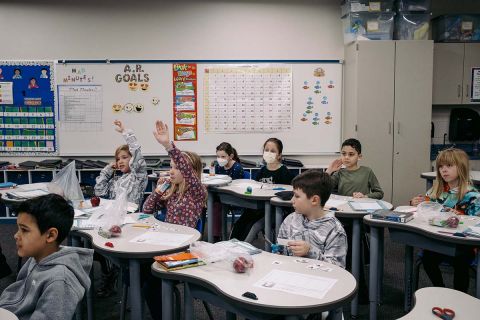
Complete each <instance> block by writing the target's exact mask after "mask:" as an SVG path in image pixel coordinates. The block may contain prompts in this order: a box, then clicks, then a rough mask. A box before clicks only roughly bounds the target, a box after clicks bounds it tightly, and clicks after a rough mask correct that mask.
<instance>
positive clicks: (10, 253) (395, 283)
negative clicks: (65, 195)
mask: <svg viewBox="0 0 480 320" xmlns="http://www.w3.org/2000/svg"><path fill="white" fill-rule="evenodd" d="M15 232H16V226H15V225H7V224H0V244H1V246H2V250H3V253H4V254H5V256H6V258H7V262H8V264H9V265H10V266H11V268H12V269H15V268H16V265H17V255H16V248H15V241H14V240H13V235H14V233H15ZM255 245H256V246H257V247H262V246H263V240H262V239H258V240H257V241H256V243H255ZM403 258H404V247H403V246H402V245H399V244H396V243H392V242H391V241H390V239H389V236H388V232H387V233H386V234H385V271H384V279H383V302H382V305H381V306H379V308H378V319H397V318H399V317H401V316H403V315H404V314H405V312H404V311H403V278H404V275H403V267H404V262H403ZM94 268H95V285H96V286H97V288H98V286H99V280H98V279H99V278H100V277H99V274H100V266H99V265H98V264H97V263H96V262H95V264H94ZM443 271H444V279H445V282H446V284H447V286H448V287H452V281H453V279H452V276H453V269H452V268H449V267H445V268H444V270H443ZM15 277H16V274H12V275H10V276H8V277H5V278H3V279H0V292H2V291H3V290H4V288H6V287H7V286H8V285H9V284H10V283H12V282H13V281H15ZM430 285H431V284H430V282H429V280H428V278H427V277H426V275H425V273H424V272H423V269H421V271H420V283H419V287H428V286H430ZM474 285H475V279H474V277H473V273H472V272H471V279H470V291H469V293H470V294H471V295H473V294H474ZM120 294H121V290H120V289H118V290H117V294H115V295H113V296H111V297H109V298H96V299H95V302H94V307H95V319H98V320H111V319H112V320H113V319H119V318H120V316H119V311H120V300H121V298H120V297H121V295H120ZM211 309H212V311H213V314H214V318H215V320H217V319H218V320H220V319H225V312H224V311H222V310H221V309H219V308H216V307H214V306H211ZM195 315H196V319H199V320H203V319H205V320H207V319H208V316H207V313H206V311H205V308H204V307H203V305H202V303H201V302H200V301H195ZM344 317H345V319H349V318H350V305H347V306H345V307H344ZM84 318H85V319H86V317H85V316H84ZM145 318H146V319H147V320H148V319H151V317H150V314H149V313H148V310H147V311H146V317H145ZM127 319H131V317H130V314H129V313H128V312H127ZM357 319H368V305H367V304H365V305H360V306H359V316H358V317H357ZM135 320H136V319H135Z"/></svg>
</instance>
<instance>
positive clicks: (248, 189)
mask: <svg viewBox="0 0 480 320" xmlns="http://www.w3.org/2000/svg"><path fill="white" fill-rule="evenodd" d="M245 194H252V187H250V186H248V187H247V190H245Z"/></svg>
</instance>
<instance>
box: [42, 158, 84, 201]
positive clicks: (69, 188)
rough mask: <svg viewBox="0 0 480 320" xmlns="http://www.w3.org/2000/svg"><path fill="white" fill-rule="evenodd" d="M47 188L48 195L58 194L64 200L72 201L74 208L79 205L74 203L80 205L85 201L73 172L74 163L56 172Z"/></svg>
mask: <svg viewBox="0 0 480 320" xmlns="http://www.w3.org/2000/svg"><path fill="white" fill-rule="evenodd" d="M47 188H48V191H49V192H50V193H56V194H60V195H62V196H64V197H65V199H67V200H70V201H72V202H73V203H74V207H75V208H78V207H79V205H75V204H76V203H79V204H81V203H83V201H85V198H84V197H83V192H82V188H80V183H79V182H78V178H77V174H76V172H75V161H72V162H70V163H69V164H68V165H66V166H65V167H64V168H63V169H62V170H60V171H59V172H57V174H55V177H53V179H52V181H51V182H50V183H49V184H48V185H47Z"/></svg>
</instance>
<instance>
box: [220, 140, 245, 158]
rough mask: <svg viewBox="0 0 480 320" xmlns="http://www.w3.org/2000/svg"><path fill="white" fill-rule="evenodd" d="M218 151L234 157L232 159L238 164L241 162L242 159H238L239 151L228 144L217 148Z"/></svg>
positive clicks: (224, 143) (223, 143)
mask: <svg viewBox="0 0 480 320" xmlns="http://www.w3.org/2000/svg"><path fill="white" fill-rule="evenodd" d="M217 151H225V153H226V154H227V155H229V156H232V155H233V156H232V159H233V160H234V161H236V162H240V158H239V157H238V153H237V150H235V148H234V147H232V145H231V144H230V143H228V142H222V143H220V144H219V145H218V146H217Z"/></svg>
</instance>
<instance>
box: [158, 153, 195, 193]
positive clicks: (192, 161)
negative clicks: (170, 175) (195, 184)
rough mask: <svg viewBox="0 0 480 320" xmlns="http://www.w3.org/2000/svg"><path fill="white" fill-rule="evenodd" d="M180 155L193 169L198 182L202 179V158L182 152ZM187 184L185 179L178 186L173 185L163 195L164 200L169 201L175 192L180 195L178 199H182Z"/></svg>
mask: <svg viewBox="0 0 480 320" xmlns="http://www.w3.org/2000/svg"><path fill="white" fill-rule="evenodd" d="M182 155H183V156H184V157H185V158H186V159H187V161H188V163H189V164H190V165H191V166H192V167H193V170H194V171H195V173H196V175H197V177H198V179H199V180H201V179H202V170H203V163H202V158H200V156H199V155H198V154H196V153H195V152H190V151H182ZM187 188H188V186H187V184H186V182H185V179H183V181H182V182H180V183H179V184H173V185H172V186H171V187H170V188H169V189H168V191H167V192H166V193H165V195H164V196H163V199H164V200H167V199H169V198H170V197H171V196H172V195H173V194H174V193H175V192H179V193H180V197H179V198H178V199H180V198H182V197H183V195H184V194H185V191H187Z"/></svg>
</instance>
